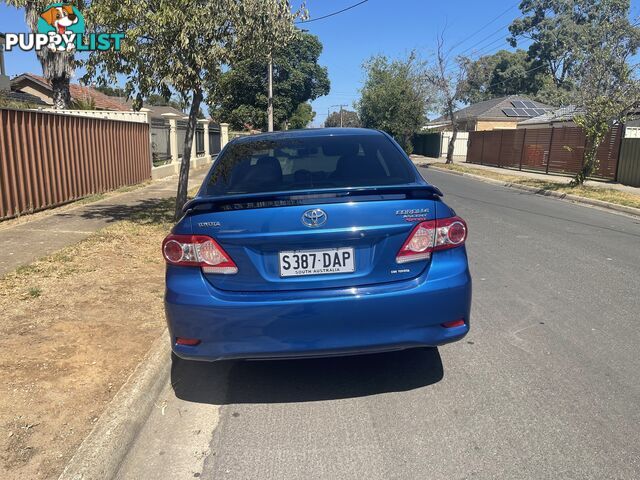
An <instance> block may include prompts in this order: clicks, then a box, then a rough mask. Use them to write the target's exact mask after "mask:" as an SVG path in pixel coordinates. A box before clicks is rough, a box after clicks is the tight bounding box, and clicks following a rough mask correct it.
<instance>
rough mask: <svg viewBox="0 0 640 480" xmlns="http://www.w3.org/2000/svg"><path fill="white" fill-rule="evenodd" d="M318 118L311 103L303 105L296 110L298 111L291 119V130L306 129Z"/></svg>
mask: <svg viewBox="0 0 640 480" xmlns="http://www.w3.org/2000/svg"><path fill="white" fill-rule="evenodd" d="M315 117H316V112H314V111H313V108H312V107H311V104H309V103H306V102H305V103H301V104H300V105H298V108H296V111H295V112H293V115H291V118H290V119H289V128H291V129H298V128H306V127H307V126H308V125H309V124H310V123H311V122H313V119H314V118H315Z"/></svg>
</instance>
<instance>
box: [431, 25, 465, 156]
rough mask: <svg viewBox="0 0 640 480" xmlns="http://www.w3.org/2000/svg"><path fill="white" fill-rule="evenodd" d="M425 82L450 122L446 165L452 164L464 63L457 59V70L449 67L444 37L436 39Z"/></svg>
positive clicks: (461, 93) (440, 36)
mask: <svg viewBox="0 0 640 480" xmlns="http://www.w3.org/2000/svg"><path fill="white" fill-rule="evenodd" d="M426 78H427V81H428V82H429V84H430V85H431V86H432V87H433V88H434V89H435V91H436V92H437V95H438V96H437V105H438V106H439V108H440V110H441V112H442V113H443V114H444V116H445V117H446V118H448V119H449V120H451V128H452V133H451V139H450V140H449V145H448V146H447V163H453V152H454V148H455V144H456V138H457V136H458V128H459V126H458V119H457V118H456V113H455V112H456V110H458V107H459V105H460V102H461V100H462V98H463V96H464V94H463V87H464V85H465V82H466V70H465V68H464V62H463V61H462V60H460V59H458V68H455V66H453V65H451V62H450V60H449V57H448V55H447V53H446V52H445V46H444V35H443V34H440V35H439V36H438V39H437V49H436V54H435V58H434V60H433V63H432V65H431V67H430V68H429V69H428V70H427V74H426Z"/></svg>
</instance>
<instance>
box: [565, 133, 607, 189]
mask: <svg viewBox="0 0 640 480" xmlns="http://www.w3.org/2000/svg"><path fill="white" fill-rule="evenodd" d="M603 139H604V137H603V136H600V135H598V136H597V137H595V138H593V139H591V140H589V139H587V148H586V149H585V151H584V164H583V165H582V168H581V169H580V171H579V172H578V173H577V174H576V176H575V177H573V180H571V183H570V185H571V186H572V187H577V186H580V185H583V184H584V182H585V181H586V180H587V178H589V177H590V176H592V175H593V172H594V171H595V170H596V169H597V168H598V148H600V144H601V143H602V140H603Z"/></svg>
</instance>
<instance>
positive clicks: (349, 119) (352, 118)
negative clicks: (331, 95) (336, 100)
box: [324, 110, 362, 128]
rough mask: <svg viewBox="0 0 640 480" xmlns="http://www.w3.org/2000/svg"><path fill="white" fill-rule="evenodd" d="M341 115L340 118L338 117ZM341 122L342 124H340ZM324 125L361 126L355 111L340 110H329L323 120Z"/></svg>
mask: <svg viewBox="0 0 640 480" xmlns="http://www.w3.org/2000/svg"><path fill="white" fill-rule="evenodd" d="M341 116H342V119H341V118H340V117H341ZM341 123H342V125H341ZM324 126H325V127H327V128H328V127H340V126H342V127H355V128H357V127H361V126H362V124H361V123H360V118H359V117H358V113H357V112H353V111H351V110H342V111H341V112H331V114H330V115H329V116H328V117H327V119H326V120H325V121H324Z"/></svg>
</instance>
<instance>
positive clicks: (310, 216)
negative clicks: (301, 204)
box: [302, 208, 327, 228]
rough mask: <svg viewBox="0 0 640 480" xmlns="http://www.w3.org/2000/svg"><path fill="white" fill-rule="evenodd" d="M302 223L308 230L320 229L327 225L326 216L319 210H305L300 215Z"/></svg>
mask: <svg viewBox="0 0 640 480" xmlns="http://www.w3.org/2000/svg"><path fill="white" fill-rule="evenodd" d="M302 223H304V224H305V225H306V226H307V227H310V228H316V227H321V226H322V225H324V224H325V223H327V214H326V213H325V211H324V210H322V209H320V208H314V209H313V210H307V211H306V212H304V213H303V214H302Z"/></svg>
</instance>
